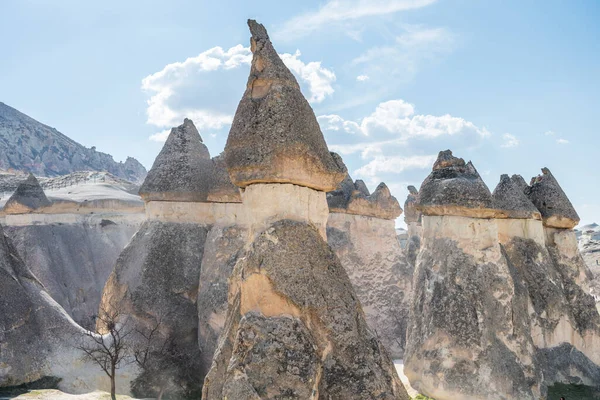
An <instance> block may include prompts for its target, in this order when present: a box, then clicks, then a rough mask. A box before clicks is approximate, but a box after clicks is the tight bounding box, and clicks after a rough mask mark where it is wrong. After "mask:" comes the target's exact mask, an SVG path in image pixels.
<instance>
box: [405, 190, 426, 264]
mask: <svg viewBox="0 0 600 400" xmlns="http://www.w3.org/2000/svg"><path fill="white" fill-rule="evenodd" d="M418 196H419V192H418V191H417V188H415V187H414V186H408V196H406V201H405V202H404V222H405V223H406V227H407V231H406V236H407V240H406V247H405V254H406V260H407V261H408V263H409V264H410V265H411V267H412V268H413V269H414V266H415V263H416V260H417V254H419V249H420V248H421V235H422V233H423V228H422V226H421V219H422V216H421V211H419V209H418V208H417V201H418Z"/></svg>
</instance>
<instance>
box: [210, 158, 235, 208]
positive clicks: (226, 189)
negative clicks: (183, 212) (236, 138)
mask: <svg viewBox="0 0 600 400" xmlns="http://www.w3.org/2000/svg"><path fill="white" fill-rule="evenodd" d="M212 163H213V177H212V181H211V185H210V189H209V192H208V201H210V202H213V203H241V202H242V196H241V195H240V189H239V188H238V187H237V186H235V185H234V184H233V183H232V182H231V179H230V178H229V173H228V172H227V166H226V165H225V157H224V156H223V153H221V154H219V155H218V156H216V157H213V159H212Z"/></svg>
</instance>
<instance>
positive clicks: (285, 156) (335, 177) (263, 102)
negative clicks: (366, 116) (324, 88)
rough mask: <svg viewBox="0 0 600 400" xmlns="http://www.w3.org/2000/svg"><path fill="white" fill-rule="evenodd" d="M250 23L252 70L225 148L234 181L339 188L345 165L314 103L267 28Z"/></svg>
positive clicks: (236, 183) (326, 188)
mask: <svg viewBox="0 0 600 400" xmlns="http://www.w3.org/2000/svg"><path fill="white" fill-rule="evenodd" d="M248 25H249V27H250V32H251V34H252V38H251V40H250V43H251V50H252V52H253V53H254V55H253V58H252V67H251V70H250V76H249V78H248V84H247V88H246V91H245V93H244V96H243V97H242V100H241V101H240V103H239V105H238V108H237V111H236V113H235V118H234V120H233V123H232V125H231V130H230V131H229V137H228V139H227V145H226V146H225V160H226V163H227V169H228V170H229V175H230V176H231V180H232V182H233V183H234V184H235V185H237V186H239V187H246V186H248V185H250V184H253V183H292V184H296V185H299V186H306V187H309V188H313V189H316V190H320V191H331V190H334V189H335V188H336V187H337V185H338V183H339V182H340V181H341V180H342V179H344V176H345V174H346V169H345V167H344V166H343V163H341V160H340V158H339V156H338V157H335V156H334V155H332V154H331V153H329V150H328V149H327V144H326V143H325V139H324V138H323V134H322V132H321V129H320V127H319V124H318V122H317V119H316V117H315V115H314V113H313V111H312V109H311V107H310V105H309V104H308V102H307V101H306V99H305V98H304V96H303V95H302V93H301V91H300V86H299V85H298V82H297V81H296V79H295V78H294V75H292V73H291V72H290V71H289V70H288V68H287V67H286V66H285V64H284V63H283V61H281V59H280V58H279V56H278V55H277V52H276V51H275V49H274V48H273V45H272V44H271V41H270V40H269V36H268V34H267V31H266V29H265V28H264V26H263V25H261V24H259V23H257V22H256V21H253V20H249V21H248Z"/></svg>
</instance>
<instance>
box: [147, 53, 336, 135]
mask: <svg viewBox="0 0 600 400" xmlns="http://www.w3.org/2000/svg"><path fill="white" fill-rule="evenodd" d="M300 55H301V53H300V51H296V53H295V54H281V55H280V56H281V58H282V60H283V62H284V63H285V64H286V65H287V66H288V68H290V70H291V71H292V72H293V73H294V74H295V75H296V76H297V77H298V81H299V82H300V83H301V84H304V85H305V88H306V89H308V90H307V93H308V95H307V97H308V98H309V101H311V102H313V103H318V102H321V101H323V100H324V99H325V98H326V97H327V96H331V95H332V94H333V92H334V88H333V86H332V84H333V82H335V79H336V76H335V73H334V72H333V71H332V70H330V69H327V68H325V67H322V66H321V63H320V62H308V63H305V62H303V61H302V60H301V59H300ZM251 61H252V53H251V52H250V49H249V48H248V47H244V46H242V45H241V44H239V45H237V46H233V47H231V48H230V49H228V50H224V49H223V48H221V47H219V46H217V47H213V48H211V49H208V50H206V51H204V52H202V53H200V54H199V55H197V56H196V57H190V58H188V59H186V60H185V61H183V62H175V63H172V64H168V65H166V66H165V67H164V68H163V69H162V70H160V71H158V72H156V73H154V74H151V75H148V76H147V77H145V78H144V79H143V80H142V89H143V90H144V91H145V92H146V93H148V94H149V95H150V98H149V99H148V101H147V104H148V108H147V110H146V113H147V116H148V118H147V123H148V124H151V125H154V126H157V127H159V128H170V127H173V126H177V125H179V124H181V122H182V121H183V119H184V118H190V119H192V120H193V121H194V123H195V125H196V127H197V128H198V130H199V131H200V132H201V133H202V132H203V131H206V130H220V129H222V128H224V127H226V126H228V125H230V124H231V121H232V120H233V115H232V111H233V110H235V104H236V101H237V99H238V96H239V86H234V85H232V84H231V79H228V78H229V77H230V76H231V72H230V71H234V70H239V67H241V66H247V65H250V63H251ZM209 74H210V75H209ZM237 74H238V75H240V76H238V75H236V77H237V78H242V77H241V75H243V73H242V71H239V72H237ZM241 82H242V81H241V79H240V83H241ZM234 100H235V102H234ZM166 136H168V134H167V135H165V134H164V132H159V133H157V134H154V135H152V136H151V137H150V140H154V141H161V140H162V141H164V139H166Z"/></svg>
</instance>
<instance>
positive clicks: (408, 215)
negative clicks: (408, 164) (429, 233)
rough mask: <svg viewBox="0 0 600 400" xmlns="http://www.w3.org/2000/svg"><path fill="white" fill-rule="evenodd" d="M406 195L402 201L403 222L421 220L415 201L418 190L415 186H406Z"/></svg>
mask: <svg viewBox="0 0 600 400" xmlns="http://www.w3.org/2000/svg"><path fill="white" fill-rule="evenodd" d="M407 189H408V196H406V201H405V202H404V222H406V223H407V224H409V223H411V222H421V212H420V211H419V210H417V207H416V203H417V197H418V196H419V192H418V191H417V188H416V187H414V186H412V185H410V186H408V188H407Z"/></svg>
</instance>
